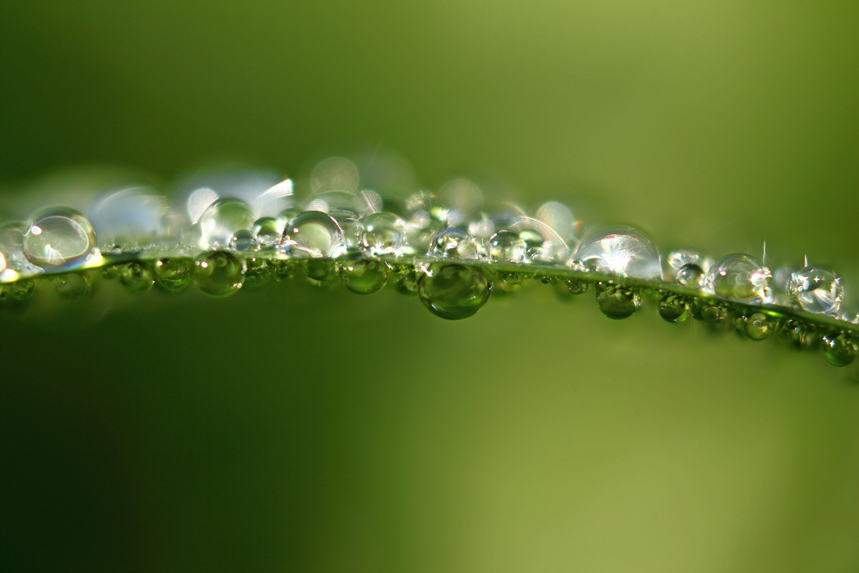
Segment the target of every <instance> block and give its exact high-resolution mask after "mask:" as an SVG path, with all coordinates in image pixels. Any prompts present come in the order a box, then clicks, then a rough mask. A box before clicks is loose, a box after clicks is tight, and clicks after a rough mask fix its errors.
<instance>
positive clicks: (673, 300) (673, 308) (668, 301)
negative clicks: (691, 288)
mask: <svg viewBox="0 0 859 573" xmlns="http://www.w3.org/2000/svg"><path fill="white" fill-rule="evenodd" d="M659 316H661V317H662V319H663V320H665V321H666V322H683V321H685V320H686V319H687V318H689V303H688V301H687V300H686V299H685V298H684V297H682V296H678V295H676V294H669V295H666V296H664V297H663V298H662V300H660V301H659Z"/></svg>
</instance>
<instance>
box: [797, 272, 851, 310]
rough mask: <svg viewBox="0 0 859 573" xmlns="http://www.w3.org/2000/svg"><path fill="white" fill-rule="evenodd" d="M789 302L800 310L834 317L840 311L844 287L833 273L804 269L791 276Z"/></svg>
mask: <svg viewBox="0 0 859 573" xmlns="http://www.w3.org/2000/svg"><path fill="white" fill-rule="evenodd" d="M788 290H789V292H790V298H791V300H792V301H793V302H794V303H795V304H796V305H797V306H799V307H800V308H801V309H802V310H807V311H808V312H815V313H818V314H828V315H832V316H835V315H837V314H838V312H839V311H840V310H841V299H842V297H843V296H844V287H842V286H841V279H840V278H838V275H836V274H835V273H834V272H833V271H829V270H826V269H821V268H818V267H805V268H804V269H802V270H800V271H797V272H795V273H793V274H792V275H791V278H790V284H789V286H788Z"/></svg>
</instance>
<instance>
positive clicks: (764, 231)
mask: <svg viewBox="0 0 859 573" xmlns="http://www.w3.org/2000/svg"><path fill="white" fill-rule="evenodd" d="M0 55H2V57H0V196H1V198H0V207H2V206H4V205H5V206H8V205H13V204H15V203H16V202H19V201H24V200H25V198H22V194H26V193H29V191H28V186H29V184H30V183H32V182H34V181H36V180H37V179H38V178H39V177H42V176H45V175H47V174H49V173H51V172H55V171H57V170H61V169H65V168H76V167H80V166H83V165H89V164H108V165H120V166H128V167H131V168H135V169H143V170H146V171H148V172H152V173H154V174H155V176H156V177H159V178H162V179H163V180H165V181H166V180H170V179H172V178H174V177H177V176H180V175H181V174H182V173H183V172H185V171H187V170H189V169H194V168H195V167H196V166H198V165H201V164H203V163H206V162H211V161H212V160H218V158H231V159H232V158H242V159H244V160H247V161H250V162H252V163H254V164H257V165H260V166H262V167H267V168H272V169H275V170H276V171H279V172H282V173H285V174H288V175H300V174H301V173H306V171H307V170H308V169H309V168H310V167H312V165H313V162H314V161H315V160H317V159H319V158H321V157H325V156H326V155H328V154H358V155H364V156H366V155H367V154H370V155H372V154H374V153H376V154H380V155H381V154H385V153H388V152H389V151H394V152H397V153H400V154H402V156H404V157H405V158H407V159H408V160H409V161H410V162H411V165H412V167H413V169H414V173H415V174H416V177H417V180H418V182H419V183H420V184H421V185H423V186H426V187H428V188H437V187H438V185H439V184H441V183H443V182H444V181H445V180H446V179H447V178H449V177H451V176H454V175H458V174H470V173H480V174H484V175H485V180H487V181H489V180H491V181H494V182H496V187H497V189H499V190H502V191H503V193H505V194H506V195H505V196H512V197H514V198H516V199H517V200H518V201H519V202H521V203H523V204H525V205H529V206H532V205H536V204H539V202H540V201H542V200H545V199H549V198H553V199H557V200H560V201H562V202H565V203H568V204H571V205H574V206H577V205H581V204H584V205H585V206H586V207H587V206H589V209H590V212H593V213H596V214H598V215H599V217H600V220H602V221H603V222H606V223H617V222H627V223H632V224H635V225H637V226H640V227H643V228H644V229H646V230H647V231H648V232H650V233H651V234H652V235H653V237H654V239H655V240H656V242H657V244H658V245H660V246H661V247H663V250H667V249H669V248H671V247H677V246H695V247H699V248H701V249H702V250H705V251H708V252H711V253H712V254H714V255H717V256H718V255H722V254H726V253H727V252H731V251H735V250H740V251H748V252H750V253H752V254H760V249H761V247H762V242H763V240H767V248H768V256H769V257H771V259H772V260H773V261H774V262H785V263H795V262H797V261H798V260H801V258H802V256H803V255H804V254H808V255H809V257H810V258H811V260H812V261H820V262H825V263H831V264H832V265H834V266H835V267H836V269H837V270H838V271H840V272H841V273H842V274H843V275H844V278H845V281H846V282H847V286H848V293H850V294H853V296H857V297H859V292H856V289H853V290H851V289H850V285H851V284H857V283H859V257H857V256H856V252H855V245H856V244H857V238H859V231H857V226H856V224H855V223H856V219H857V213H859V194H857V190H859V106H857V103H856V102H857V101H859V5H857V4H856V3H854V2H844V3H839V2H828V3H825V4H823V5H811V4H808V5H801V4H799V3H793V2H775V1H772V2H729V1H720V2H647V3H644V2H628V1H626V2H623V1H604V2H587V3H577V2H560V1H557V0H553V1H537V2H530V3H527V4H526V3H512V2H489V1H484V0H473V1H469V2H441V1H432V2H423V3H404V2H371V3H359V2H346V1H339V2H205V3H202V2H200V3H177V2H160V1H148V2H108V1H89V2H86V3H82V2H59V1H55V2H18V3H13V2H5V3H3V4H2V5H0ZM484 191H485V192H486V194H487V196H489V197H490V198H492V197H493V195H492V193H493V192H494V191H495V189H494V188H493V189H490V188H485V189H484ZM502 191H498V192H499V193H500V192H502ZM7 208H8V207H7ZM577 212H584V213H588V212H589V210H588V208H585V209H584V210H582V211H579V210H578V207H577ZM100 287H101V288H100V290H99V292H97V293H96V295H95V297H94V298H93V299H92V300H90V301H88V302H86V303H84V304H83V305H81V306H79V307H63V306H58V305H55V304H54V303H53V300H52V298H51V295H50V293H49V292H42V293H40V294H41V295H44V296H41V297H40V299H39V300H38V301H37V303H36V304H35V305H34V306H33V307H32V308H30V309H28V310H27V312H26V313H24V314H23V315H15V314H12V313H8V312H7V313H5V314H3V315H2V317H0V329H2V330H0V332H2V345H0V366H2V372H3V375H2V376H0V515H2V516H3V519H2V520H1V521H0V569H2V570H10V571H13V570H14V571H20V570H189V569H190V570H229V571H235V570H282V569H298V570H314V571H316V570H325V571H328V570H336V571H341V570H343V571H354V570H390V571H401V570H423V571H439V570H462V571H466V570H467V571H471V570H486V571H499V570H510V571H522V570H539V571H545V570H570V569H575V570H597V571H599V570H604V571H618V570H620V571H690V570H694V571H704V570H713V571H726V570H731V571H734V570H738V571H743V570H745V571H788V570H797V571H803V570H825V571H855V570H856V569H857V568H859V544H857V543H856V541H855V540H856V539H857V536H859V488H857V486H856V484H857V482H859V479H857V478H859V430H857V424H859V387H857V386H856V383H855V382H856V379H857V373H856V367H855V365H854V366H853V367H851V368H848V369H842V370H839V369H835V368H831V367H828V366H827V365H826V364H824V362H823V360H822V358H820V356H815V355H797V354H794V353H791V352H789V351H787V350H786V349H785V348H784V347H783V346H780V345H779V344H777V343H776V342H775V341H772V340H770V341H767V342H764V343H760V344H756V343H752V342H742V341H740V340H737V339H735V337H733V336H721V337H720V336H716V337H714V336H712V335H710V334H709V333H708V332H707V331H706V329H703V328H700V325H697V324H685V325H680V326H669V325H667V324H665V323H663V322H661V321H660V320H659V319H658V317H656V316H655V315H654V313H653V312H643V313H641V314H642V315H641V316H635V317H633V318H631V319H629V320H628V321H624V322H614V321H609V320H607V319H605V318H604V317H602V316H601V315H600V314H599V311H598V310H597V308H596V306H595V304H594V303H593V300H592V295H590V294H588V295H585V296H583V297H582V299H581V300H577V301H576V302H575V303H574V304H572V305H567V304H564V303H562V302H560V301H558V300H556V299H555V297H554V295H553V294H552V292H551V289H549V288H548V287H535V288H534V289H533V290H531V291H528V292H525V293H523V294H522V295H521V296H517V297H512V298H510V299H501V298H498V297H494V298H493V299H491V300H490V303H489V305H488V306H487V307H486V308H485V309H484V310H483V311H481V312H480V313H479V314H478V315H477V316H475V317H474V318H471V319H469V320H466V321H462V322H446V321H442V320H439V319H437V318H434V317H432V316H431V315H430V314H429V313H428V312H426V310H425V309H424V308H423V307H422V306H421V305H420V303H419V302H418V301H417V300H415V299H410V298H406V297H402V296H400V295H398V294H396V293H395V292H394V291H393V289H387V290H385V291H383V292H382V293H379V294H377V295H373V296H370V297H359V296H353V295H348V294H346V293H345V291H344V289H343V288H342V287H335V288H333V289H332V290H331V291H329V292H316V291H314V290H313V289H311V288H310V287H309V286H305V285H303V284H302V283H301V281H296V282H295V283H290V284H270V285H267V286H266V287H264V288H263V289H261V290H259V291H256V292H241V293H239V294H238V295H237V296H235V297H232V298H230V299H227V300H223V301H214V300H208V299H204V298H203V297H202V296H200V295H196V294H191V293H187V294H185V295H182V296H178V297H173V298H171V297H166V296H160V295H158V294H156V293H154V292H153V293H149V294H147V295H144V296H141V297H132V296H130V295H125V294H124V293H116V292H113V289H114V288H115V285H113V286H112V285H106V284H103V285H100ZM43 290H45V289H43Z"/></svg>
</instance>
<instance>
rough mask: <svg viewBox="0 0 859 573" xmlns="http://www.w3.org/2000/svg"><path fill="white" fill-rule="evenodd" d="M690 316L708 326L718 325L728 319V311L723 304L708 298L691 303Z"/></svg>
mask: <svg viewBox="0 0 859 573" xmlns="http://www.w3.org/2000/svg"><path fill="white" fill-rule="evenodd" d="M692 316H693V317H695V319H696V320H703V321H704V322H709V323H710V324H719V323H720V322H722V321H724V320H725V319H726V318H728V309H727V308H726V307H725V305H724V304H722V303H720V302H718V301H716V300H712V299H709V298H697V299H695V300H694V301H692Z"/></svg>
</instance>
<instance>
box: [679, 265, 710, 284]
mask: <svg viewBox="0 0 859 573" xmlns="http://www.w3.org/2000/svg"><path fill="white" fill-rule="evenodd" d="M704 276H705V275H704V269H702V268H701V267H699V266H698V265H697V264H695V263H686V264H685V265H683V266H681V267H680V268H679V269H677V274H676V275H675V278H676V280H677V282H678V283H679V284H681V285H683V286H688V287H699V286H701V285H702V284H703V283H704Z"/></svg>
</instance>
